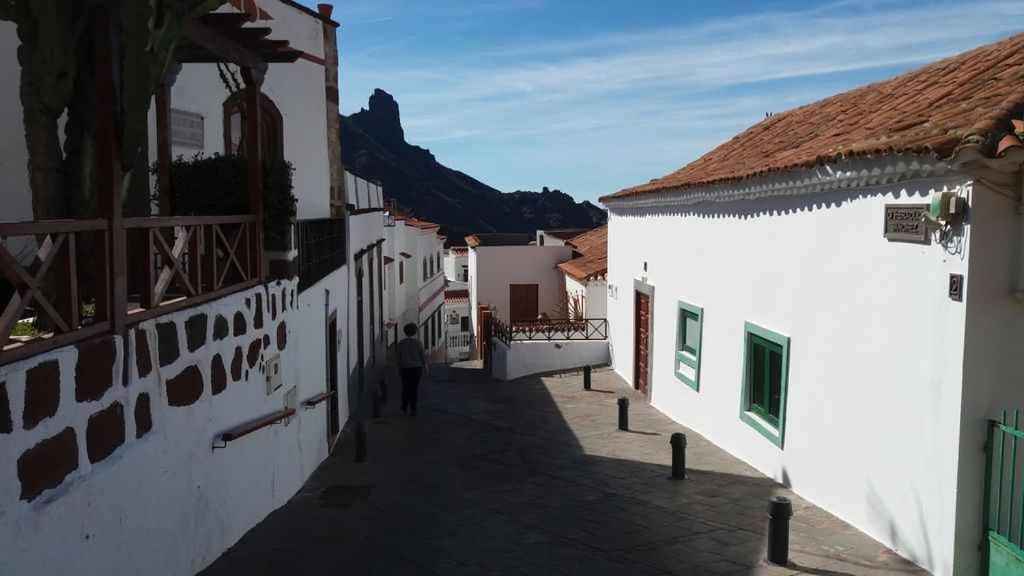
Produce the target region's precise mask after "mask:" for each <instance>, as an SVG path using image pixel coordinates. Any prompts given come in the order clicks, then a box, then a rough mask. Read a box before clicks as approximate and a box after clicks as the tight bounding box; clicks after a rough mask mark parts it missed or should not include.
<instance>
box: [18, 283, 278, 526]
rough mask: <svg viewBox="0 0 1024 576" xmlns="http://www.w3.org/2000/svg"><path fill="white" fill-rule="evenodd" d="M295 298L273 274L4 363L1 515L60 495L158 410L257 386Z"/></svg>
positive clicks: (144, 428)
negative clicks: (203, 301)
mask: <svg viewBox="0 0 1024 576" xmlns="http://www.w3.org/2000/svg"><path fill="white" fill-rule="evenodd" d="M295 298H296V286H295V283H294V282H286V281H277V282H273V283H271V284H267V285H264V286H261V287H258V288H254V289H252V290H249V291H246V292H243V293H240V294H236V295H232V296H229V297H227V298H224V299H221V300H219V301H217V302H214V303H211V304H207V305H204V306H199V307H196V308H193V309H189V310H185V311H182V312H178V313H175V314H170V315H167V316H164V317H160V318H156V319H154V320H150V321H146V322H142V323H140V324H138V325H136V326H133V327H132V328H131V329H129V330H128V333H127V338H125V339H122V338H121V337H119V336H104V337H101V338H97V339H94V340H90V341H86V342H82V343H79V344H77V345H74V346H68V347H65V348H61V349H58V350H55V351H53V352H50V353H47V354H43V355H40V356H37V357H34V358H30V359H28V360H24V361H22V362H19V363H15V364H11V365H8V366H4V367H0V517H3V516H4V515H5V512H6V511H7V510H8V509H9V508H10V507H11V506H13V505H14V502H16V501H19V500H20V501H23V502H29V503H32V502H36V501H37V500H38V501H42V502H44V503H45V502H48V501H52V500H54V499H57V498H60V497H61V495H62V494H63V491H64V489H65V488H67V487H70V486H71V485H73V482H72V480H74V479H76V478H82V477H85V476H87V475H89V474H90V473H91V472H92V470H93V467H95V466H97V465H100V464H101V463H104V462H105V461H108V460H115V458H114V457H115V456H116V455H117V454H118V452H119V451H124V450H131V446H132V444H133V443H134V442H138V441H142V440H144V439H145V438H146V437H147V435H149V434H151V433H152V432H153V430H154V427H156V426H159V424H160V417H159V416H160V412H161V411H163V410H187V409H189V407H191V406H193V405H194V404H196V403H197V402H199V401H200V399H202V398H204V397H209V398H211V400H213V401H216V400H215V399H214V398H215V397H216V396H219V395H220V394H221V393H223V392H224V391H225V390H226V389H227V387H228V386H234V385H242V384H245V385H249V386H255V385H259V383H261V382H263V381H264V379H263V378H253V379H252V380H250V376H254V375H255V374H256V373H259V374H261V375H265V373H266V361H267V359H268V358H269V357H271V356H273V355H274V354H277V353H280V352H282V351H283V350H285V349H286V347H287V345H288V323H287V320H286V316H288V312H289V311H290V310H293V309H294V308H295ZM247 416H248V417H249V418H252V417H256V416H260V414H250V415H247ZM70 489H73V487H71V488H70Z"/></svg>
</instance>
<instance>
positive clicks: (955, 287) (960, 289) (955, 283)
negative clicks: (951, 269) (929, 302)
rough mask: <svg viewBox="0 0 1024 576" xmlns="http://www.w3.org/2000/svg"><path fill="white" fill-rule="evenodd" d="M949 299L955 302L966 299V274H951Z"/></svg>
mask: <svg viewBox="0 0 1024 576" xmlns="http://www.w3.org/2000/svg"><path fill="white" fill-rule="evenodd" d="M949 299H950V300H952V301H954V302H963V301H964V275H963V274H950V275H949Z"/></svg>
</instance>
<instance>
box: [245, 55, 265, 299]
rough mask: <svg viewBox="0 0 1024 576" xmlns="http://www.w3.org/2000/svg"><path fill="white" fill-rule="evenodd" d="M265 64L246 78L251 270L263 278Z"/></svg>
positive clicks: (246, 154) (250, 71) (246, 146)
mask: <svg viewBox="0 0 1024 576" xmlns="http://www.w3.org/2000/svg"><path fill="white" fill-rule="evenodd" d="M262 64H263V68H262V69H259V68H243V69H242V79H243V80H244V81H245V124H246V126H245V128H246V129H245V157H246V165H247V166H248V169H249V174H248V186H249V211H250V213H252V215H253V216H255V217H256V223H255V225H254V226H253V228H252V236H250V241H251V244H250V246H249V248H250V253H251V254H252V260H251V262H252V263H254V264H255V267H254V268H250V271H255V274H254V276H255V277H256V278H261V279H262V278H263V154H262V143H263V137H262V134H261V132H260V130H261V125H262V122H261V121H260V120H261V116H262V114H260V109H261V108H262V106H261V104H262V98H261V96H260V87H261V86H263V74H264V72H265V71H266V63H262Z"/></svg>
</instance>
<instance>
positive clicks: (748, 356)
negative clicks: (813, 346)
mask: <svg viewBox="0 0 1024 576" xmlns="http://www.w3.org/2000/svg"><path fill="white" fill-rule="evenodd" d="M744 334H745V337H744V355H743V358H744V361H743V397H742V406H741V410H740V418H741V419H742V420H743V421H744V422H746V423H747V424H749V425H750V426H751V427H753V428H754V429H755V430H757V431H758V432H760V433H761V434H762V435H763V436H764V437H765V438H767V439H768V440H770V441H771V442H772V443H774V444H775V445H776V446H778V447H779V448H782V444H783V437H784V431H785V423H786V386H787V384H788V379H789V378H788V375H789V338H788V337H786V336H782V335H781V334H777V333H775V332H772V331H771V330H768V329H766V328H762V327H760V326H757V325H755V324H751V323H749V322H748V323H747V324H746V330H745V331H744Z"/></svg>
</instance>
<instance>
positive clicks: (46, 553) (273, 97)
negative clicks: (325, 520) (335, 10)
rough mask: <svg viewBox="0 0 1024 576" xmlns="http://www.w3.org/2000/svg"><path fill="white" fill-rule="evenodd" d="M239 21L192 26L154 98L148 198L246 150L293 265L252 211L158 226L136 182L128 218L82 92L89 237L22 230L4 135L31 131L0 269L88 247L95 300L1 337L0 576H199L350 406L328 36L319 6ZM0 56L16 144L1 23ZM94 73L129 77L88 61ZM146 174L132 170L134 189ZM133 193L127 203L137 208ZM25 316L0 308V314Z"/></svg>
mask: <svg viewBox="0 0 1024 576" xmlns="http://www.w3.org/2000/svg"><path fill="white" fill-rule="evenodd" d="M125 1H126V0H125ZM257 4H258V6H257ZM242 5H243V3H242V2H239V1H232V2H230V5H228V4H226V5H225V6H224V7H222V8H221V9H219V10H218V12H217V13H215V14H209V15H204V16H201V17H199V19H198V22H194V23H193V25H192V26H190V27H188V29H187V31H186V34H185V37H183V38H182V39H181V41H180V43H179V44H178V51H177V52H176V53H175V54H174V58H175V60H176V61H177V62H178V63H180V64H181V67H180V69H178V67H174V68H175V69H176V70H172V72H174V73H172V74H169V75H168V76H167V77H165V78H164V79H163V80H164V85H163V87H161V88H160V89H158V91H157V94H156V96H155V97H154V98H153V103H152V106H151V109H150V115H149V123H148V142H149V146H148V154H149V160H151V161H152V162H154V163H157V164H158V165H161V167H162V168H161V172H160V178H163V177H165V176H166V175H167V172H166V171H165V170H164V168H165V167H166V164H167V163H168V162H169V161H170V160H171V159H172V158H173V157H175V156H178V155H182V156H184V157H191V156H192V155H194V154H196V153H203V154H205V155H207V156H210V155H212V154H214V153H221V154H225V153H235V152H245V151H246V150H248V151H251V153H247V154H246V156H247V157H248V158H250V159H252V158H255V157H256V156H257V152H258V155H259V156H261V157H262V158H263V159H265V160H286V161H288V162H290V163H291V164H292V166H293V168H294V173H293V175H292V183H293V186H294V190H293V193H294V195H295V197H296V199H297V203H296V211H297V222H296V225H295V226H294V233H293V234H292V238H293V240H292V242H291V245H290V246H283V247H277V248H275V252H264V246H261V245H260V244H259V243H258V242H257V240H258V239H259V238H260V233H259V232H260V230H262V228H261V224H262V223H261V222H260V220H259V211H258V210H257V211H254V212H248V213H243V214H239V215H232V216H215V217H211V216H177V215H172V214H170V213H163V215H162V217H161V218H154V217H152V216H155V215H156V213H155V211H154V212H151V209H155V208H156V206H151V205H150V203H149V202H148V198H149V194H148V192H149V190H148V188H147V187H146V186H145V185H146V184H147V182H146V180H145V179H142V180H139V179H136V180H135V182H136V183H141V186H142V188H143V190H142V192H143V194H142V195H141V199H142V202H141V203H137V204H135V205H134V206H133V207H132V211H129V209H128V208H124V209H122V206H121V202H119V200H120V199H121V197H120V196H119V194H120V192H121V190H120V189H118V188H117V187H116V185H115V183H116V182H117V178H118V177H119V176H120V173H119V170H118V168H119V167H120V166H121V163H122V162H123V161H124V160H123V159H122V158H120V154H117V153H116V151H114V150H112V148H113V146H112V144H113V142H112V140H113V138H111V137H108V136H106V135H105V134H109V133H115V134H116V133H117V130H120V129H121V127H119V126H118V125H117V124H116V123H115V122H114V115H115V113H116V112H115V110H116V109H117V108H115V105H114V103H113V102H112V100H113V99H112V98H110V99H109V100H107V96H109V94H110V92H111V91H110V90H102V89H97V90H96V92H95V94H96V98H97V101H96V103H95V105H96V114H95V116H94V117H93V118H92V120H93V121H94V122H95V124H96V125H97V126H98V127H105V128H106V129H107V132H103V133H101V132H100V131H99V128H97V137H96V150H97V152H96V154H97V158H99V157H101V156H102V155H103V154H109V156H107V157H108V159H109V158H110V157H113V158H114V160H113V161H111V162H110V163H103V162H97V163H96V166H95V167H94V168H95V174H96V175H97V176H96V181H97V186H96V188H97V197H98V198H99V201H98V204H99V205H100V206H99V208H98V210H97V211H98V218H95V219H92V220H81V218H83V217H85V216H86V215H84V214H75V213H73V214H71V215H70V216H71V217H77V218H79V219H75V220H61V221H53V220H51V221H44V219H45V217H46V215H45V214H44V215H40V214H34V213H33V212H32V209H31V206H32V204H31V201H30V199H31V193H30V192H29V189H28V183H27V182H28V180H27V177H26V174H25V166H26V163H27V159H26V152H25V148H24V146H23V145H21V146H19V145H18V144H17V143H16V141H17V140H18V138H17V137H16V136H15V135H21V134H23V131H22V130H21V129H20V128H19V129H17V130H10V131H8V134H9V136H10V137H9V138H7V139H6V140H7V141H8V142H9V143H11V147H10V148H9V149H6V150H5V154H4V159H3V162H2V164H0V172H2V174H3V181H4V182H5V187H4V190H3V192H2V193H0V194H2V196H0V220H2V221H3V222H2V223H0V240H2V242H0V249H5V248H4V247H5V246H8V245H10V244H9V242H10V241H12V239H16V238H18V237H25V236H26V235H27V236H28V237H29V238H30V239H32V241H33V242H34V241H35V239H37V238H43V237H45V238H46V239H47V240H48V242H44V244H49V245H50V246H53V247H54V248H53V250H54V251H53V252H50V253H51V254H58V255H59V256H60V257H61V258H63V259H65V261H69V262H74V261H75V258H67V256H70V255H71V253H70V250H72V246H73V245H72V243H71V239H74V240H75V241H76V243H77V245H78V246H81V247H84V246H92V248H91V249H90V250H89V254H88V263H89V264H92V265H91V266H89V268H91V269H93V273H94V275H95V276H96V278H94V279H95V280H99V282H97V283H96V284H94V285H91V286H92V289H91V290H90V291H89V296H90V297H91V298H94V300H92V301H88V302H87V301H86V300H85V299H84V295H83V292H84V291H77V294H78V296H79V297H80V298H79V299H78V300H75V299H74V295H73V293H74V292H75V291H71V290H67V289H62V290H60V292H62V293H63V294H68V295H69V296H67V297H61V302H60V303H61V304H68V306H66V307H64V306H61V311H60V312H58V314H59V315H62V321H61V322H56V321H55V322H54V324H55V325H56V332H58V333H57V334H55V335H53V336H52V337H50V338H36V339H22V340H11V339H9V336H10V334H9V333H3V334H0V462H2V463H4V464H3V465H2V466H0V572H4V573H10V574H38V575H47V574H65V573H67V572H68V570H69V567H74V570H75V571H77V572H80V573H83V574H123V573H133V574H134V573H140V574H141V573H145V574H154V575H160V574H174V575H178V574H193V573H195V572H197V571H199V570H201V569H202V568H203V567H205V566H206V565H207V564H208V563H210V562H211V561H213V560H214V559H215V558H216V557H217V556H218V555H220V554H221V553H222V552H224V551H225V550H226V549H227V548H228V547H229V546H231V545H232V544H234V543H235V542H236V541H237V540H238V539H239V538H240V537H241V536H242V535H243V534H244V533H245V532H246V531H248V530H249V529H250V528H251V527H252V526H253V525H255V524H256V523H257V522H259V521H260V520H261V519H263V518H264V517H265V516H266V515H267V514H268V513H269V512H270V511H271V510H273V509H275V508H277V507H278V506H280V505H282V504H283V503H284V502H285V501H287V500H288V499H289V498H290V497H291V496H292V495H294V494H295V492H296V491H297V490H298V489H299V487H300V486H302V484H303V483H304V482H305V481H306V479H307V478H308V477H309V475H310V474H311V473H312V472H313V470H314V469H315V468H316V467H317V466H318V465H319V464H320V462H321V461H322V460H323V459H324V458H325V457H326V456H327V454H328V453H329V450H330V448H331V446H332V444H333V443H334V442H335V440H336V439H337V437H338V434H339V432H340V430H341V429H342V427H343V426H344V425H345V424H346V422H347V421H348V420H349V416H350V413H351V412H352V411H353V410H354V408H355V407H354V406H352V405H351V404H350V402H349V395H348V394H347V392H346V391H347V390H348V388H349V383H350V382H349V380H348V377H347V374H346V373H345V372H346V371H345V370H344V366H345V365H346V364H347V358H346V353H345V350H347V346H346V345H345V337H346V332H347V329H346V326H347V325H348V317H347V311H348V302H349V301H350V297H349V283H348V277H349V276H348V274H349V270H350V267H349V266H348V265H347V264H346V262H347V260H346V256H347V254H346V248H345V247H346V237H347V235H348V233H349V230H348V228H347V227H346V225H345V224H346V222H345V208H344V204H345V202H344V196H343V194H342V191H343V188H344V182H343V178H342V170H341V166H340V149H339V148H338V142H337V136H336V131H337V108H338V86H337V48H336V44H335V29H336V27H337V26H338V23H337V22H334V21H333V20H332V19H331V10H330V7H329V6H327V5H323V6H321V8H320V10H319V11H317V10H312V9H310V8H308V7H306V6H304V5H302V4H300V3H298V2H295V1H293V0H259V1H258V2H251V1H249V2H245V3H244V5H245V7H246V9H247V10H248V12H247V16H248V17H244V16H240V12H239V10H238V9H236V8H234V7H232V6H242ZM113 12H114V13H115V14H116V13H117V11H116V10H114V11H113ZM97 22H98V26H97V28H93V27H92V26H89V27H88V28H89V29H90V30H102V29H103V28H102V27H101V26H100V25H102V26H109V27H116V26H117V23H116V22H113V21H111V20H106V21H104V20H103V19H102V15H100V16H99V17H98V20H97ZM243 27H244V28H247V29H258V30H255V31H254V32H253V33H242V32H240V30H239V29H240V28H243ZM84 37H89V36H88V35H85V36H84ZM108 40H109V41H110V42H109V43H107V42H106V41H108ZM122 40H123V39H122V38H119V37H118V36H117V35H116V34H110V35H103V36H101V37H98V38H97V42H98V43H104V44H107V45H113V44H114V43H115V42H120V41H122ZM0 42H2V43H3V45H4V46H5V48H6V49H5V50H3V51H2V57H0V69H2V70H4V72H5V73H6V74H5V75H6V77H7V78H8V79H9V81H8V82H7V83H5V84H4V85H3V86H2V87H0V101H3V102H5V104H6V106H4V108H3V112H2V113H0V118H2V121H0V125H3V126H15V125H17V126H20V125H21V117H22V112H23V111H22V109H21V105H20V100H19V98H18V92H19V89H20V88H21V87H20V85H19V80H18V78H19V76H20V72H19V68H18V63H17V59H16V54H15V52H16V51H15V47H16V46H18V39H17V35H16V31H15V27H14V25H13V24H10V23H7V22H3V23H0ZM100 45H103V44H100ZM216 61H220V62H222V64H221V66H224V64H223V63H226V68H223V69H222V70H223V72H224V73H225V74H230V75H231V76H234V77H236V78H239V77H241V78H244V79H245V80H243V81H242V82H243V84H244V85H245V86H244V88H243V91H242V93H241V94H238V93H235V94H232V93H231V92H232V91H229V89H228V88H227V87H226V86H225V82H224V81H223V80H222V78H221V73H220V72H218V65H217V64H213V63H211V62H216ZM96 67H97V68H96V69H97V70H103V69H106V68H108V67H109V71H110V72H111V74H110V75H109V76H110V77H115V78H116V77H118V74H120V73H125V74H127V71H126V69H124V68H122V65H121V63H120V62H119V61H118V59H116V58H109V59H108V58H107V57H106V56H104V54H103V52H102V51H99V52H98V54H97V55H96ZM102 76H103V75H100V77H101V78H102ZM260 78H263V81H262V84H261V83H260V82H259V80H260ZM112 83H113V82H111V84H112ZM236 87H237V86H236ZM114 91H115V92H116V88H115V90H114ZM249 98H252V99H251V100H249ZM242 101H248V102H252V103H253V104H255V105H256V106H255V108H258V109H259V114H258V115H248V116H247V118H248V119H249V120H251V121H252V124H250V125H249V126H259V129H258V130H249V129H248V128H249V127H248V126H243V125H242V123H241V122H240V120H241V115H240V114H239V106H240V102H242ZM256 121H258V124H257V123H256ZM332 122H333V124H332ZM137 162H138V161H137ZM147 164H148V163H147V162H146V160H145V157H143V160H142V161H141V165H142V167H141V170H143V171H145V170H146V165H147ZM254 164H255V163H254ZM139 169H140V167H139V165H138V164H137V165H136V170H139ZM136 174H138V172H136ZM258 182H259V179H257V178H249V179H248V180H247V182H246V184H247V186H248V192H249V193H250V194H249V196H248V197H249V202H250V204H249V207H250V208H252V207H259V206H260V205H261V203H260V201H258V200H254V198H261V195H260V194H259V192H260V191H261V190H260V187H259V184H258ZM134 190H135V189H134V188H133V189H132V191H133V194H131V195H130V198H129V204H130V203H131V201H133V200H138V199H139V198H140V196H138V195H135V194H134ZM228 192H230V191H228V190H223V189H218V190H211V191H210V194H211V195H212V194H226V193H228ZM253 192H255V193H253ZM109 199H113V200H109ZM161 208H163V206H161ZM88 216H90V217H91V216H92V215H88ZM129 216H131V218H129ZM33 217H35V218H34V221H31V222H24V223H20V224H11V223H10V221H30V220H33ZM122 218H123V219H122ZM96 234H101V235H104V238H105V239H106V242H99V241H96V239H95V237H94V236H95V235H96ZM285 242H286V243H287V239H285ZM84 249H85V248H83V250H84ZM79 256H82V255H81V254H79ZM43 257H44V258H45V256H43ZM136 258H138V260H136ZM267 260H269V263H267ZM82 262H83V264H79V269H80V270H81V269H83V268H82V266H83V265H84V263H85V262H86V261H85V260H84V259H82ZM104 263H105V264H107V266H103V265H102V264H104ZM107 270H110V271H112V272H111V273H110V274H106V271H107ZM116 271H120V272H116ZM89 281H90V280H89V279H82V278H79V285H80V286H85V285H86V284H85V282H89ZM70 286H74V283H73V282H71V281H70V280H69V281H68V284H66V285H62V288H68V287H70ZM0 292H2V290H0ZM65 298H70V300H68V301H66V302H65ZM17 299H18V297H16V296H11V295H8V294H0V307H2V308H4V309H8V310H10V309H12V308H10V307H11V306H12V305H14V306H15V307H16V306H17V304H18V303H17ZM37 302H38V298H37ZM90 308H91V309H92V310H93V312H92V316H91V317H90V320H89V321H88V322H86V321H85V319H84V318H82V316H85V314H84V312H85V311H86V310H88V309H90ZM40 313H44V312H40ZM5 318H6V314H5ZM62 324H63V325H62ZM0 331H4V332H6V324H5V326H4V327H0ZM54 543H60V546H59V552H58V553H55V549H54Z"/></svg>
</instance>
